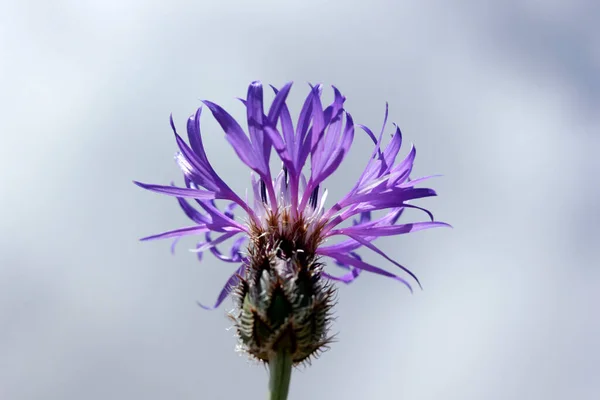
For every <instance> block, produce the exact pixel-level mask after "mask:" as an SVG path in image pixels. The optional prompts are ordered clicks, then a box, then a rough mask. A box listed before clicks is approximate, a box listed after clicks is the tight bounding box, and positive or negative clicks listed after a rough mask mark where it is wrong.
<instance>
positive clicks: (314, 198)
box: [308, 185, 319, 210]
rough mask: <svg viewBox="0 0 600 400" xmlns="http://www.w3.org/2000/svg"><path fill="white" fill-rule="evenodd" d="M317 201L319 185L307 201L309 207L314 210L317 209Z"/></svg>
mask: <svg viewBox="0 0 600 400" xmlns="http://www.w3.org/2000/svg"><path fill="white" fill-rule="evenodd" d="M318 200H319V185H317V187H316V188H315V190H313V192H312V193H311V194H310V199H309V200H308V202H309V204H310V206H311V207H312V208H313V210H314V209H316V208H317V201H318Z"/></svg>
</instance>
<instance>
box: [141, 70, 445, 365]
mask: <svg viewBox="0 0 600 400" xmlns="http://www.w3.org/2000/svg"><path fill="white" fill-rule="evenodd" d="M291 86H292V84H291V83H288V84H286V85H284V86H283V87H282V88H281V89H279V90H277V89H273V90H274V92H275V98H274V100H273V102H272V103H271V106H270V107H269V109H268V111H267V112H266V113H265V110H264V106H263V87H262V85H261V83H260V82H253V83H251V84H250V86H249V88H248V95H247V98H246V100H242V102H243V103H244V105H245V107H246V111H247V128H248V135H247V134H246V133H245V131H244V130H243V128H242V127H241V126H240V124H239V123H238V122H237V121H236V120H235V119H234V118H233V117H232V116H231V115H230V114H229V113H227V112H226V111H225V110H224V109H223V108H221V107H220V106H218V105H217V104H215V103H212V102H210V101H203V103H204V105H205V106H206V108H208V109H209V110H210V112H211V113H212V115H213V116H214V118H215V119H216V120H217V122H218V123H219V124H220V126H221V128H222V129H223V131H224V132H225V138H226V139H227V140H228V141H229V143H230V144H231V145H232V147H233V149H234V150H235V152H236V154H237V155H238V157H239V158H240V160H241V161H242V162H243V163H244V164H246V165H247V166H248V167H249V168H250V170H251V171H252V173H251V184H252V191H253V195H254V196H253V202H252V203H250V202H249V201H246V200H243V199H242V198H241V197H240V196H239V195H238V194H237V193H235V192H234V191H233V190H232V189H231V188H230V187H229V186H228V185H227V184H226V183H225V182H224V181H223V180H222V179H221V178H220V177H219V175H218V174H217V172H216V171H215V170H214V169H213V167H212V166H211V164H210V162H209V160H208V157H207V155H206V152H205V150H204V146H203V143H202V135H201V133H200V115H201V112H202V108H199V109H198V110H197V111H196V113H195V114H193V115H192V116H190V118H189V119H188V122H187V134H188V140H189V145H188V144H187V143H186V142H185V141H184V140H183V139H182V138H181V136H179V134H178V133H177V132H176V130H175V126H174V124H173V119H172V118H171V126H172V128H173V131H174V132H175V140H176V142H177V145H178V147H179V152H178V153H177V154H176V157H175V158H176V161H177V163H178V165H179V166H180V168H181V170H182V171H183V175H184V181H185V187H175V186H162V185H151V184H144V183H139V182H136V184H137V185H139V186H141V187H143V188H145V189H148V190H151V191H155V192H159V193H163V194H167V195H171V196H175V197H176V198H177V201H178V202H179V205H180V206H181V208H182V209H183V211H184V212H185V214H186V215H187V216H188V217H189V218H190V219H191V220H192V221H193V222H194V224H193V225H192V226H189V227H186V228H180V229H176V230H173V231H169V232H164V233H161V234H158V235H154V236H150V237H147V238H144V239H143V240H150V239H163V238H175V239H176V240H177V239H179V238H180V237H183V236H188V235H199V234H201V235H204V240H202V241H201V242H200V243H198V246H197V248H196V249H195V250H194V251H196V252H198V254H199V255H201V254H202V253H203V252H206V251H210V252H211V253H212V254H213V255H215V256H216V257H217V258H218V259H220V260H222V261H224V262H227V263H233V264H235V265H236V266H237V269H236V270H235V271H234V272H233V274H232V275H231V277H230V278H229V279H228V281H227V282H226V284H225V285H224V287H223V289H222V290H221V293H220V294H219V296H218V298H217V301H216V302H215V304H214V306H213V307H206V306H203V307H204V308H216V307H218V306H219V305H220V304H221V303H222V301H223V300H224V299H225V298H226V297H227V296H228V295H230V294H231V293H232V292H234V293H235V294H236V297H237V305H238V309H237V311H236V313H235V314H234V315H233V319H234V321H235V325H236V327H237V330H238V335H239V337H240V339H241V342H242V345H243V347H244V348H245V349H246V350H247V351H248V352H249V353H250V354H251V355H253V356H255V357H256V358H258V359H261V360H265V361H266V360H268V359H269V356H270V354H272V353H273V351H276V350H277V349H280V348H282V347H285V348H286V349H289V351H290V353H291V354H292V358H293V361H294V362H300V361H303V360H305V359H306V358H307V357H310V356H311V355H313V354H315V353H316V352H318V351H319V350H320V349H321V348H322V346H323V345H325V344H326V343H327V342H328V340H329V338H328V337H327V325H328V321H329V319H330V310H331V307H332V304H333V295H334V289H333V287H332V286H331V281H339V282H343V283H350V282H352V281H353V280H355V279H356V278H357V277H358V276H359V275H360V273H361V272H362V271H368V272H372V273H375V274H378V275H383V276H386V277H389V278H392V279H395V280H397V281H399V282H401V283H403V284H404V285H406V286H407V287H408V288H409V289H411V285H410V283H409V281H408V280H407V279H408V278H410V279H412V280H414V281H415V282H416V283H417V284H419V285H420V283H419V281H418V279H417V278H416V276H415V275H414V274H413V273H412V272H411V271H409V270H408V269H406V268H405V267H403V266H402V265H400V264H399V263H398V262H396V261H395V260H393V259H392V258H390V257H389V256H388V255H387V254H386V253H385V252H383V251H382V250H381V249H380V248H379V247H377V246H376V245H374V244H373V241H374V240H375V239H377V238H378V237H381V236H391V235H401V234H405V233H409V232H414V231H418V230H422V229H426V228H433V227H438V226H446V224H444V223H442V222H436V221H434V219H433V215H432V214H431V213H430V212H429V211H427V210H426V209H424V208H421V207H418V206H416V205H413V204H411V203H410V202H411V201H412V200H415V199H419V198H422V197H430V196H435V192H434V191H433V190H432V189H427V188H417V187H416V185H418V184H420V183H422V182H423V181H425V180H426V179H428V178H430V177H424V178H418V179H411V178H410V174H411V171H412V168H413V162H414V159H415V154H416V153H415V148H414V147H412V148H411V150H410V152H409V153H408V155H407V156H406V157H405V158H404V159H403V160H402V161H400V162H397V161H396V157H397V155H398V152H399V150H400V146H401V144H402V134H401V132H400V129H399V128H398V127H397V126H396V127H395V131H394V133H393V135H392V138H391V140H390V141H389V143H388V144H387V145H386V146H385V148H383V146H382V139H383V133H384V130H385V125H386V122H387V107H386V114H385V119H384V123H383V128H382V129H381V132H380V133H379V135H378V136H376V135H375V134H374V133H373V132H372V131H371V130H370V129H369V128H367V127H366V126H362V125H358V126H359V127H360V128H361V129H362V130H363V131H364V132H365V133H366V134H367V135H368V136H369V137H370V138H371V140H372V141H373V143H374V146H373V149H372V151H371V152H370V154H368V155H367V157H365V163H366V166H365V169H364V171H363V173H362V174H361V176H360V177H359V179H358V181H357V182H356V183H355V185H354V186H353V187H352V189H351V190H350V191H349V192H348V193H347V194H346V195H345V196H343V197H342V198H341V199H340V200H338V201H337V202H335V203H333V204H332V205H327V202H326V197H327V191H326V190H324V189H323V183H324V182H325V180H326V179H327V178H329V177H330V176H332V174H334V173H335V172H336V171H337V170H338V168H339V167H340V165H341V164H342V162H343V160H344V158H345V157H346V155H347V154H348V151H349V149H350V146H351V145H352V142H353V139H354V134H355V125H354V122H353V120H352V117H351V115H350V114H349V113H348V112H347V111H346V110H345V109H344V101H345V97H344V96H342V94H341V93H340V92H339V91H338V90H337V89H336V88H335V87H333V92H334V100H333V102H332V103H331V104H330V105H329V106H327V107H326V108H323V106H322V103H321V91H322V87H321V85H317V86H311V89H310V92H309V94H308V96H307V97H306V100H305V101H304V105H303V107H302V109H301V112H300V115H299V118H298V121H297V122H296V124H294V123H293V122H292V118H291V116H290V112H289V110H288V107H287V105H286V99H287V96H288V94H289V92H290V89H291ZM273 152H274V153H276V154H277V156H278V157H279V159H280V160H281V162H282V164H283V165H282V168H281V170H280V171H278V172H276V173H275V174H273V172H272V171H271V169H270V167H269V163H270V158H271V154H272V153H273ZM305 167H307V168H305ZM305 170H309V173H308V176H307V175H306V174H305V173H304V171H305ZM216 200H224V201H225V203H226V205H225V206H224V207H219V206H218V204H217V202H216ZM407 208H413V209H417V210H421V211H423V212H424V213H425V214H426V215H427V216H428V219H429V220H427V221H424V222H414V223H404V224H400V223H398V220H399V217H400V216H401V214H402V213H403V211H404V210H405V209H407ZM236 209H241V210H242V213H243V214H245V215H244V216H242V217H241V218H240V217H235V216H234V211H236ZM376 211H379V213H378V214H381V215H380V216H377V217H374V216H373V214H372V212H376ZM348 221H352V225H351V226H348V225H349V224H348ZM333 237H342V238H343V240H341V241H340V242H338V243H336V244H327V241H328V239H329V238H333ZM229 239H233V244H232V245H231V248H230V251H229V254H224V253H223V252H221V251H220V250H219V248H218V246H219V245H220V244H222V243H223V242H225V241H227V240H229ZM246 241H247V243H248V244H247V245H246V246H245V243H246ZM363 247H364V248H366V249H367V250H370V251H372V252H374V253H376V254H378V255H379V256H381V257H382V258H383V259H385V260H387V262H389V263H390V264H393V265H394V266H395V267H397V268H399V270H400V271H401V272H402V273H403V275H404V276H401V275H398V274H394V273H391V272H388V271H387V270H386V269H383V268H380V267H378V266H375V265H373V264H371V263H368V262H366V261H364V260H363V259H362V258H361V257H360V256H359V254H358V253H357V250H359V249H361V248H363ZM327 260H331V261H333V263H334V264H335V265H337V266H339V267H341V268H342V269H343V270H345V273H344V274H342V275H341V276H337V275H333V274H330V273H329V272H325V271H324V270H323V267H324V265H325V263H326V262H327ZM411 290H412V289H411Z"/></svg>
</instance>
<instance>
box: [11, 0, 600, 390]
mask: <svg viewBox="0 0 600 400" xmlns="http://www.w3.org/2000/svg"><path fill="white" fill-rule="evenodd" d="M482 3H484V2H469V1H458V2H452V3H450V2H442V1H428V2H424V1H423V2H419V1H412V0H411V1H403V2H391V1H388V2H386V1H370V2H356V1H345V2H340V1H330V2H318V1H314V0H305V1H294V2H280V1H258V0H257V1H241V0H238V1H223V2H218V1H212V2H204V1H174V2H170V3H168V2H158V1H145V2H142V1H139V0H138V1H134V0H125V1H116V0H109V1H106V0H104V1H85V2H77V1H74V0H73V1H54V2H43V1H21V2H17V1H6V0H4V1H2V2H1V3H0V54H1V56H0V72H1V73H0V87H1V88H2V91H1V92H2V94H3V95H2V96H1V97H0V102H1V103H0V110H1V111H0V113H2V118H1V119H0V128H1V130H0V132H1V141H0V144H1V145H0V155H1V157H0V181H1V182H2V189H0V190H1V191H2V192H1V196H0V220H1V221H2V225H1V227H2V229H1V230H0V326H1V327H2V329H0V398H2V399H10V400H13V399H14V400H22V399H23V400H25V399H52V400H53V399H57V400H58V399H89V400H94V399H103V400H104V399H146V400H159V399H208V400H212V399H231V398H243V399H255V398H256V399H260V398H264V397H265V389H266V384H267V374H266V371H265V369H264V368H262V367H261V366H257V365H254V364H252V363H249V362H247V361H246V360H245V358H244V357H243V356H239V355H238V354H236V353H235V352H234V345H235V340H234V338H233V332H232V331H228V330H226V329H227V328H228V327H229V322H228V321H227V319H226V318H225V313H226V311H227V310H228V308H229V307H230V303H227V304H226V306H225V307H222V308H221V309H219V310H217V311H214V312H206V311H203V310H201V309H200V308H199V307H198V306H197V305H196V304H195V301H196V300H200V301H203V302H210V301H212V300H213V299H214V297H215V296H216V294H217V293H218V291H219V290H220V285H221V284H222V283H223V282H224V279H225V278H226V276H227V275H228V274H229V273H231V269H230V266H229V265H225V264H222V263H219V262H217V261H216V260H214V259H213V258H211V257H210V255H207V256H206V257H205V261H204V262H203V263H198V262H197V261H196V260H195V256H194V254H192V253H189V252H188V251H187V250H186V248H187V247H190V246H191V242H184V244H183V245H182V246H180V247H179V250H178V252H177V254H176V256H172V255H171V254H170V253H169V245H170V243H168V242H166V241H165V242H153V243H143V244H142V243H139V242H138V241H137V238H139V237H142V236H145V235H148V234H152V233H157V232H160V231H163V230H167V229H171V228H176V227H179V226H182V225H183V224H187V221H186V219H185V217H184V216H183V215H182V213H180V212H179V210H178V208H177V206H176V203H175V202H174V200H173V199H171V198H166V197H161V196H158V195H154V194H151V193H148V192H145V191H143V190H141V189H139V188H137V187H135V186H134V185H133V184H132V183H131V180H132V179H137V180H141V181H146V182H153V183H163V184H166V183H168V182H170V181H171V180H176V181H180V174H179V172H178V171H177V168H176V165H175V163H174V162H173V154H174V152H175V147H176V146H175V143H174V140H173V136H172V134H171V131H170V128H169V125H168V117H169V113H170V112H173V114H174V118H175V121H176V125H177V126H178V128H179V129H181V130H183V129H184V127H185V125H184V124H185V120H186V118H187V116H188V115H189V114H191V113H192V112H194V111H195V109H196V107H198V106H199V104H200V103H199V101H198V99H210V100H213V101H215V102H217V103H219V104H221V105H222V106H224V107H225V108H226V109H228V110H230V111H231V112H232V113H233V114H234V115H236V116H242V115H243V109H242V107H241V105H240V104H239V102H238V101H237V100H235V98H234V97H236V96H239V97H243V96H245V93H246V87H247V85H248V83H249V82H250V81H252V80H255V79H260V80H262V81H263V82H264V83H265V84H268V83H272V84H274V85H276V86H281V85H282V84H283V83H285V82H286V81H289V80H293V81H295V82H296V83H295V85H294V88H293V89H292V90H293V94H292V98H293V103H292V104H294V105H295V107H294V108H295V109H296V112H297V109H298V107H299V105H300V104H299V102H300V100H301V98H302V97H303V96H305V95H306V93H307V88H308V86H307V84H306V82H309V81H310V82H322V83H324V84H325V85H331V84H334V85H336V86H337V87H338V88H339V89H340V90H341V91H342V93H343V94H344V95H346V96H347V98H348V100H347V103H346V105H347V109H348V110H349V112H351V113H352V116H353V117H354V119H355V121H356V122H358V123H364V124H366V125H369V126H371V127H373V129H379V127H380V124H381V122H382V118H383V112H384V107H385V102H386V101H388V102H389V103H390V119H391V120H392V121H394V122H396V123H398V124H399V125H400V127H401V129H402V131H403V133H404V137H405V143H414V144H415V145H416V147H417V151H418V152H417V161H416V163H417V166H416V173H417V174H421V175H426V174H433V173H441V174H443V175H444V176H443V177H442V178H438V179H436V180H435V181H433V182H432V184H433V186H434V188H435V189H436V190H437V191H438V193H439V197H437V198H434V199H432V200H428V201H427V202H424V204H427V206H428V207H429V208H430V209H431V210H432V211H433V212H434V214H435V215H436V218H437V219H439V220H442V221H446V222H449V223H451V224H453V225H454V229H453V230H449V229H439V230H431V231H425V232H420V233H416V234H414V235H409V236H406V237H400V238H393V239H392V238H389V239H385V240H381V241H380V242H379V243H380V244H381V247H382V248H384V249H385V250H386V251H388V252H389V253H390V254H391V255H392V256H393V257H394V258H396V259H397V260H399V262H400V263H402V264H403V265H406V266H409V267H410V268H411V269H412V270H413V271H414V272H416V273H417V275H418V276H419V278H420V279H421V281H422V282H423V285H424V287H425V290H424V291H422V292H416V293H415V294H414V295H412V296H411V295H410V294H409V293H408V292H407V291H406V290H405V289H404V288H403V287H402V286H401V285H398V284H397V283H394V282H392V281H388V280H386V279H383V278H381V277H378V276H368V274H364V277H363V278H361V279H359V280H358V281H356V282H355V283H354V284H353V285H351V286H348V287H342V288H341V290H340V295H339V300H340V302H339V306H338V312H337V314H338V320H337V321H336V323H335V325H334V331H336V332H339V335H338V339H339V342H338V343H335V344H334V345H333V346H332V349H331V350H330V351H329V352H327V353H326V354H324V355H323V356H322V357H321V358H320V359H318V360H317V361H315V362H314V363H313V365H312V366H311V367H310V368H305V369H302V370H300V371H298V372H296V373H295V374H294V376H293V378H292V388H291V395H290V400H294V399H315V400H317V399H332V398H343V399H348V400H350V399H414V400H429V399H431V400H434V399H435V400H439V399H445V400H451V399H457V400H459V399H460V400H470V399H473V400H475V399H486V400H487V399H489V400H494V399H544V400H554V399H556V400H559V399H561V400H562V399H569V400H571V399H573V400H588V399H589V400H593V399H597V398H600V383H599V382H598V379H597V370H598V368H599V367H598V365H599V363H600V344H599V343H598V337H600V322H599V320H598V317H597V312H595V308H596V307H595V305H597V304H598V303H600V272H599V270H598V261H597V256H598V254H597V252H598V250H597V244H598V243H599V242H600V234H599V233H598V229H597V226H598V225H599V223H600V217H599V213H598V211H597V210H596V207H597V204H598V202H599V201H600V188H599V186H598V173H599V172H600V161H599V158H598V157H597V156H596V154H595V153H596V152H597V150H598V149H599V148H600V139H599V136H598V130H599V128H600V117H599V114H598V112H597V111H598V109H599V108H600V50H599V49H600V28H599V27H598V25H597V23H596V21H597V20H598V17H599V16H600V8H599V6H598V5H596V4H595V3H594V2H592V1H591V0H589V1H574V2H564V1H533V0H532V1H516V0H513V1H495V2H485V3H486V4H488V5H485V6H483V5H481V4H482ZM327 96H331V94H330V93H328V94H327ZM202 126H203V134H204V140H205V142H206V146H207V151H208V152H209V158H210V159H211V161H212V162H213V164H214V166H215V168H216V169H217V170H218V171H219V173H221V174H222V176H224V177H225V178H226V179H227V180H228V182H231V183H232V186H233V187H234V188H235V189H237V190H240V191H242V192H243V190H245V188H246V187H247V186H248V182H249V174H248V171H247V170H246V169H244V167H243V166H242V164H241V163H240V162H238V161H237V160H235V159H233V158H232V157H233V154H234V153H233V151H232V150H231V149H230V148H229V146H228V143H227V142H226V141H225V140H224V137H223V134H222V132H221V131H220V130H219V129H217V125H216V124H215V123H214V121H212V120H211V118H210V117H209V115H208V113H206V115H205V118H204V119H203V125H202ZM367 144H368V141H367V140H366V138H364V137H359V138H358V139H357V143H356V145H355V147H354V148H353V149H352V152H351V154H350V158H349V159H348V160H346V162H345V163H344V164H343V165H342V168H343V169H344V171H345V172H343V173H341V174H340V173H338V174H337V175H336V179H333V180H331V181H330V182H328V183H327V186H328V189H329V192H330V197H329V198H330V199H335V198H337V197H338V196H340V195H342V194H343V190H344V189H347V188H348V186H349V185H351V184H352V179H354V178H355V177H356V176H357V174H358V173H359V172H360V168H361V166H362V165H364V160H365V157H367V153H365V152H364V148H365V145H367ZM405 151H406V150H405ZM373 260H375V259H373ZM386 267H389V266H388V265H386ZM390 268H392V267H390Z"/></svg>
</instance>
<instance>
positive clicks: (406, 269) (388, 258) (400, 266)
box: [346, 234, 423, 289]
mask: <svg viewBox="0 0 600 400" xmlns="http://www.w3.org/2000/svg"><path fill="white" fill-rule="evenodd" d="M346 235H347V236H348V237H350V238H352V239H354V240H356V241H357V242H359V243H360V244H362V245H363V246H365V247H367V248H369V249H370V250H373V251H374V252H375V253H377V254H379V255H380V256H382V257H383V258H385V259H386V260H388V261H389V262H391V263H392V264H394V265H395V266H397V267H398V268H400V269H401V270H402V271H404V272H406V273H407V274H409V275H410V276H411V277H412V278H413V279H414V280H415V281H416V282H417V284H419V287H420V288H421V289H423V287H422V286H421V282H419V278H417V276H416V275H415V274H414V273H413V272H412V271H410V270H409V269H408V268H406V267H404V266H402V265H400V264H399V263H398V262H396V261H395V260H393V259H392V258H391V257H389V256H388V255H387V254H385V253H384V252H383V251H382V250H381V249H380V248H379V247H377V246H375V245H374V244H373V243H371V242H369V241H368V240H365V239H363V238H361V237H360V236H357V235H348V234H346Z"/></svg>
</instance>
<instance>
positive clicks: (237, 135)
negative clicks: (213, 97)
mask: <svg viewBox="0 0 600 400" xmlns="http://www.w3.org/2000/svg"><path fill="white" fill-rule="evenodd" d="M202 102H203V103H204V104H206V106H207V107H208V109H209V110H210V111H211V112H212V114H213V116H214V117H215V119H216V120H217V122H218V123H219V125H221V128H223V130H224V131H225V137H226V138H227V140H228V141H229V143H231V146H232V147H233V149H234V150H235V152H236V154H237V155H238V157H239V158H240V160H242V162H244V164H246V165H247V166H249V167H250V168H252V169H254V170H257V172H258V171H263V170H264V165H262V164H263V163H262V162H260V161H259V158H258V157H257V155H256V152H255V151H254V149H253V148H252V144H251V143H250V140H249V139H248V137H247V136H246V134H245V133H244V131H243V129H242V127H241V126H240V125H239V124H238V123H237V121H236V120H235V119H234V118H233V117H232V116H231V115H229V113H228V112H227V111H225V110H224V109H223V108H221V107H220V106H219V105H217V104H215V103H213V102H210V101H208V100H203V101H202Z"/></svg>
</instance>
